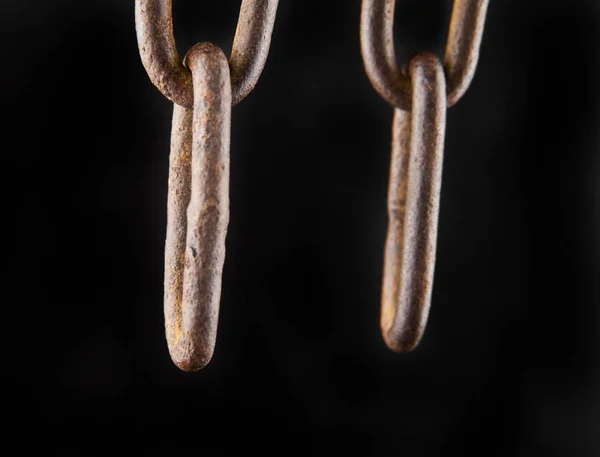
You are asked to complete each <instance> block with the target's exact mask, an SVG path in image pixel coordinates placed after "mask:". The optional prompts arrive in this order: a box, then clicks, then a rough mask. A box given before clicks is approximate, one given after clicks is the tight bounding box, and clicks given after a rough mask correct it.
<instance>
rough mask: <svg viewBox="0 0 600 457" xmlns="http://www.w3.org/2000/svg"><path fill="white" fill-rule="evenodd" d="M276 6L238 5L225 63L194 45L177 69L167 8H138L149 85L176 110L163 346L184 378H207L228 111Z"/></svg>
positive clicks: (254, 76)
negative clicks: (191, 374) (202, 372)
mask: <svg viewBox="0 0 600 457" xmlns="http://www.w3.org/2000/svg"><path fill="white" fill-rule="evenodd" d="M277 5H278V0H243V2H242V6H241V8H240V17H239V21H238V26H237V30H236V34H235V39H234V44H233V50H232V55H231V59H230V61H229V62H227V58H226V57H225V55H224V54H223V51H221V50H220V49H219V48H218V47H216V46H214V45H212V44H210V43H200V44H197V45H195V46H194V47H192V49H191V50H190V51H189V52H188V54H187V56H186V58H185V59H184V61H183V62H182V61H181V59H180V57H179V54H178V53H177V50H176V47H175V39H174V35H173V20H172V16H171V14H172V0H137V1H136V30H137V37H138V45H139V49H140V56H141V58H142V62H143V64H144V67H145V68H146V71H147V72H148V75H149V77H150V80H151V81H152V82H153V83H154V85H156V87H157V88H158V89H159V90H160V91H161V92H162V93H163V94H164V95H165V96H166V97H167V98H168V99H169V100H171V101H173V102H174V110H173V126H172V133H171V135H172V137H171V154H170V160H169V161H170V168H169V192H168V201H167V237H166V243H165V291H164V314H165V331H166V336H167V344H168V347H169V352H170V354H171V358H172V359H173V362H174V363H175V364H176V365H177V366H178V367H179V368H181V369H182V370H185V371H195V370H199V369H201V368H203V367H204V366H205V365H206V364H207V363H208V362H209V361H210V360H211V358H212V355H213V352H214V348H215V342H216V337H217V325H218V318H219V302H220V298H221V281H222V274H223V264H224V261H225V238H226V234H227V226H228V223H229V144H230V134H231V107H232V106H233V105H234V104H236V103H238V102H239V101H241V100H242V99H243V98H244V97H246V95H248V94H249V93H250V92H251V91H252V89H253V88H254V86H255V85H256V83H257V81H258V79H259V77H260V74H261V72H262V70H263V68H264V65H265V62H266V59H267V55H268V53H269V46H270V42H271V34H272V32H273V26H274V23H275V14H276V11H277Z"/></svg>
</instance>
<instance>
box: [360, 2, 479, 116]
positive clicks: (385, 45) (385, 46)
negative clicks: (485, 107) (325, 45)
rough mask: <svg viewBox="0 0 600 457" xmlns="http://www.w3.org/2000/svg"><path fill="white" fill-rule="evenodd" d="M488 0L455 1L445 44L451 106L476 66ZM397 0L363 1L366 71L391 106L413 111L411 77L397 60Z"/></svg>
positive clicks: (361, 28)
mask: <svg viewBox="0 0 600 457" xmlns="http://www.w3.org/2000/svg"><path fill="white" fill-rule="evenodd" d="M488 2H489V0H454V6H453V9H452V19H451V22H450V29H449V33H448V41H447V44H446V55H445V58H444V67H445V70H446V81H447V93H448V107H450V106H452V105H454V104H455V103H456V102H457V101H458V100H459V99H460V98H461V97H462V95H463V94H464V93H465V91H466V90H467V88H468V86H469V84H470V83H471V80H472V79H473V75H474V74H475V68H476V67H477V60H478V58H479V47H480V44H481V38H482V35H483V25H484V22H485V15H486V12H487V6H488ZM395 4H396V0H363V2H362V10H361V19H360V38H361V40H360V41H361V50H362V56H363V61H364V65H365V70H366V72H367V76H368V77H369V80H370V81H371V84H372V85H373V87H374V89H375V90H376V91H377V92H378V93H379V95H381V96H382V97H383V98H384V99H385V100H386V101H387V102H388V103H389V104H390V105H392V106H394V107H396V108H400V109H402V110H406V111H408V110H410V106H411V100H412V98H411V87H412V86H411V83H410V77H409V75H407V74H406V73H405V72H404V71H402V70H401V67H400V66H399V65H398V62H397V61H396V52H395V50H394V10H395Z"/></svg>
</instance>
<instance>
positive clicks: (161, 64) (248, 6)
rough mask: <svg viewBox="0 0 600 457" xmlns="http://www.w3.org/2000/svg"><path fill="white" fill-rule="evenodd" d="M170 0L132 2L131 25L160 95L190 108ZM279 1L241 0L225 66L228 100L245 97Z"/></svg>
mask: <svg viewBox="0 0 600 457" xmlns="http://www.w3.org/2000/svg"><path fill="white" fill-rule="evenodd" d="M172 3H173V0H136V2H135V23H136V32H137V39H138V47H139V49H140V56H141V58H142V63H143V64H144V67H145V68H146V71H147V73H148V76H149V77H150V80H151V81H152V83H153V84H154V85H155V86H156V87H157V88H158V89H159V90H160V91H161V92H162V93H163V95H164V96H165V97H167V98H168V99H169V100H171V101H172V102H174V103H177V104H178V105H180V106H183V107H185V108H189V109H191V108H192V107H193V104H194V95H193V89H192V75H191V74H190V71H189V70H188V69H187V68H186V67H185V66H184V65H183V63H182V61H181V58H180V57H179V54H178V52H177V48H176V46H175V36H174V34H173V15H172V10H173V8H172ZM278 3H279V0H243V1H242V6H241V8H240V16H239V19H238V25H237V29H236V33H235V38H234V41H233V48H232V52H231V59H230V66H231V75H232V100H233V105H235V104H237V103H238V102H240V101H241V100H243V99H244V97H246V95H248V94H249V93H250V92H251V91H252V89H253V88H254V86H255V85H256V83H257V82H258V79H259V77H260V74H261V72H262V70H263V68H264V66H265V62H266V60H267V55H268V54H269V46H270V44H271V35H272V32H273V26H274V24H275V16H276V13H277V5H278Z"/></svg>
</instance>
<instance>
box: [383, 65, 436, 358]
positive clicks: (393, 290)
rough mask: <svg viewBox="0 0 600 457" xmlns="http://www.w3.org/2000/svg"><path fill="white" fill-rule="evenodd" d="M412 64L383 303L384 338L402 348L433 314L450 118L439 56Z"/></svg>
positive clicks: (400, 120) (401, 122) (397, 137)
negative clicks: (435, 272) (410, 99)
mask: <svg viewBox="0 0 600 457" xmlns="http://www.w3.org/2000/svg"><path fill="white" fill-rule="evenodd" d="M408 68H409V76H410V79H411V81H412V91H411V92H412V103H411V104H412V111H410V112H408V111H403V110H400V109H396V110H395V114H394V124H393V137H392V157H391V166H390V182H389V192H388V217H389V225H388V233H387V240H386V246H385V260H384V271H383V288H382V303H381V329H382V333H383V336H384V339H385V341H386V344H387V345H388V346H389V347H390V348H391V349H392V350H394V351H398V352H404V351H410V350H412V349H414V347H415V346H416V345H417V344H418V343H419V340H420V339H421V336H422V334H423V331H424V329H425V324H426V323H427V317H428V315H429V307H430V301H431V291H432V287H433V272H434V266H435V249H436V239H437V225H438V209H439V200H440V189H441V178H442V157H443V150H444V132H445V124H446V83H445V77H444V70H443V68H442V65H441V63H440V62H439V60H438V58H437V57H436V56H435V55H433V54H430V53H420V54H417V55H416V56H415V57H413V58H412V59H411V61H410V63H409V67H408Z"/></svg>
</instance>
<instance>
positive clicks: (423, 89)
mask: <svg viewBox="0 0 600 457" xmlns="http://www.w3.org/2000/svg"><path fill="white" fill-rule="evenodd" d="M487 6H488V0H454V6H453V10H452V20H451V23H450V30H449V35H448V42H447V45H446V54H445V58H444V66H443V67H442V64H441V62H440V61H439V59H438V58H437V56H435V55H434V54H431V53H426V52H420V53H418V54H416V55H415V56H414V57H413V58H412V59H411V60H410V62H409V64H408V73H405V72H403V71H401V70H400V69H399V67H398V64H397V62H396V56H395V51H394V40H393V19H394V7H395V0H363V2H362V11H361V21H360V39H361V50H362V56H363V61H364V65H365V70H366V73H367V76H368V77H369V80H370V81H371V84H372V85H373V87H374V89H375V90H376V91H377V92H378V93H379V94H380V95H381V97H383V99H384V100H386V101H387V102H388V103H389V104H390V105H392V106H393V107H394V108H395V110H394V121H393V132H392V153H391V165H390V182H389V190H388V219H389V222H388V231H387V238H386V245H385V253H384V267H383V286H382V293H381V329H382V333H383V337H384V340H385V342H386V344H387V345H388V347H389V348H390V349H392V350H394V351H397V352H404V351H410V350H412V349H414V348H415V347H416V346H417V344H418V343H419V341H420V339H421V337H422V335H423V332H424V330H425V325H426V323H427V318H428V316H429V309H430V304H431V293H432V288H433V273H434V267H435V250H436V241H437V225H438V215H439V201H440V189H441V178H442V161H443V147H444V146H443V145H444V133H445V126H446V109H447V108H448V107H450V106H452V105H453V104H454V103H456V102H457V101H458V100H459V99H460V98H461V97H462V95H463V94H464V93H465V92H466V90H467V88H468V87H469V84H470V83H471V80H472V79H473V75H474V73H475V67H476V66H477V60H478V57H479V46H480V44H481V38H482V34H483V25H484V22H485V14H486V11H487Z"/></svg>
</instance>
